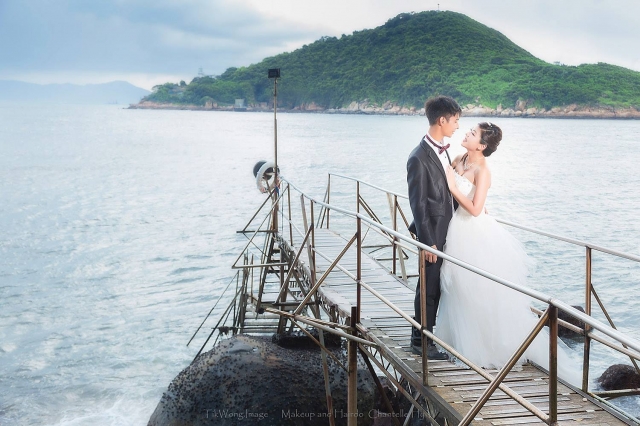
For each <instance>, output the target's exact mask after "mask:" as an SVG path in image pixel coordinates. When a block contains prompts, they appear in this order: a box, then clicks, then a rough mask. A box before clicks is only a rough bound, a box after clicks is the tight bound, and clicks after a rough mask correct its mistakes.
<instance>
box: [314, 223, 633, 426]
mask: <svg viewBox="0 0 640 426" xmlns="http://www.w3.org/2000/svg"><path fill="white" fill-rule="evenodd" d="M346 244H347V240H346V239H345V238H343V237H342V236H340V235H338V234H336V233H334V232H332V231H330V230H327V229H316V230H315V247H316V250H317V251H318V252H321V253H323V254H325V255H326V256H327V257H328V258H330V259H331V260H333V259H335V258H336V257H337V256H338V255H339V254H340V252H341V251H342V250H343V249H344V247H345V245H346ZM302 258H303V259H304V261H305V262H308V260H307V259H306V256H302ZM316 263H317V265H316V268H317V278H318V279H319V278H320V277H321V276H322V274H323V273H324V272H325V271H326V270H327V268H328V267H329V266H330V263H331V262H330V261H329V260H326V259H323V258H322V257H321V256H318V255H316ZM307 264H308V263H307ZM340 265H341V266H343V267H345V268H346V269H347V270H349V271H350V272H351V273H352V274H353V275H355V274H356V265H357V263H356V248H355V247H354V246H352V247H351V248H350V249H349V250H348V251H347V253H346V254H345V255H344V257H343V258H342V260H341V261H340ZM362 277H363V281H364V282H366V283H367V284H368V285H370V286H371V287H372V288H374V289H375V290H376V291H378V292H379V293H380V294H382V295H384V296H385V297H387V298H389V299H390V300H391V301H392V302H393V303H394V304H395V305H396V306H398V307H399V308H401V309H402V310H404V311H406V312H408V313H409V314H412V313H413V300H414V295H415V291H414V290H413V289H411V288H409V287H408V286H407V285H405V284H404V283H403V282H402V281H401V280H400V279H398V278H397V277H395V276H393V275H392V274H390V273H389V272H388V271H387V270H386V269H385V268H384V267H383V266H382V265H380V264H379V263H378V262H376V261H375V260H374V259H372V258H370V257H369V256H366V255H363V256H362ZM319 296H320V297H321V298H322V300H323V302H324V303H326V304H327V305H330V306H333V307H335V308H336V309H337V311H338V312H339V313H340V315H342V316H345V317H346V316H349V315H350V312H351V306H355V305H356V283H355V282H354V281H353V280H352V279H351V278H349V277H348V276H347V275H346V274H345V273H344V272H342V271H340V270H338V269H334V270H333V271H332V272H331V273H330V274H329V276H328V277H327V279H326V281H325V282H324V284H323V285H322V286H321V287H320V289H319ZM361 322H362V324H363V326H364V327H366V333H365V337H366V338H368V339H369V340H373V341H376V342H378V343H380V344H381V345H382V346H383V347H384V348H383V349H384V352H385V353H386V354H387V356H389V357H392V358H393V359H394V360H395V362H396V364H395V365H396V370H398V369H399V370H401V373H402V374H403V375H405V376H412V378H413V379H414V380H416V381H420V380H421V377H422V359H421V357H420V356H418V355H415V354H413V353H412V352H411V348H410V338H409V336H410V334H411V326H410V325H409V324H408V323H407V322H406V321H405V320H404V319H402V318H401V317H399V316H398V314H397V313H396V312H394V311H393V310H392V309H391V308H389V307H388V306H387V305H386V304H385V303H383V302H382V301H380V300H379V299H378V298H377V297H375V296H373V295H372V294H371V293H369V292H368V291H367V290H366V289H364V288H363V289H362V308H361ZM489 372H490V373H494V374H495V373H496V371H489ZM548 380H549V378H548V375H547V374H546V372H545V371H543V370H542V369H539V368H538V367H536V366H533V365H530V364H527V365H524V366H520V367H516V368H515V369H514V371H512V372H510V373H509V375H508V376H507V378H506V383H507V385H508V386H509V387H511V388H512V389H513V390H515V391H516V392H517V393H518V394H520V395H521V396H523V397H524V398H525V399H527V400H528V401H529V402H531V403H533V404H534V405H536V406H537V407H538V408H540V409H541V410H543V411H545V412H548V410H549V407H548V391H549V385H548ZM428 382H429V386H430V387H431V389H433V390H434V391H435V392H436V393H437V395H439V397H440V398H441V399H442V400H444V401H445V402H446V404H448V405H449V407H450V408H451V409H453V410H455V411H456V412H457V413H459V415H460V416H464V415H465V414H466V413H467V412H468V411H469V410H470V409H471V407H472V405H473V403H474V401H475V400H477V399H478V397H480V395H481V394H482V392H483V391H484V390H485V389H486V387H487V384H488V382H487V380H486V379H484V378H483V377H481V376H480V375H478V374H477V373H476V372H475V371H473V370H471V369H469V368H468V367H466V366H463V365H460V364H456V363H454V362H453V361H429V375H428ZM558 420H559V422H558V424H559V425H585V426H586V425H599V426H606V425H610V426H614V425H624V424H635V423H625V422H623V421H621V420H620V419H619V418H617V417H616V416H614V415H613V414H612V413H610V412H608V411H606V410H604V409H603V407H602V406H601V404H599V403H596V402H595V401H594V400H592V399H591V398H590V397H587V396H585V395H581V394H580V393H578V392H577V391H576V390H573V389H571V388H569V387H567V386H565V385H563V384H561V383H559V384H558ZM473 424H475V425H483V426H484V425H494V426H498V425H529V424H543V422H542V421H540V420H539V419H538V418H537V417H535V416H533V415H532V414H531V413H529V412H528V411H527V410H526V409H525V408H523V407H522V406H521V405H520V404H518V403H517V402H516V401H514V400H513V399H511V398H510V397H509V396H507V395H506V394H504V393H503V392H502V391H500V390H497V391H496V392H495V393H494V394H493V396H492V397H491V399H490V400H489V402H488V403H487V404H486V405H485V407H484V408H483V409H482V410H481V411H480V413H479V415H478V416H477V417H476V419H475V420H474V422H473Z"/></svg>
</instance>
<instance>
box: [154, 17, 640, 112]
mask: <svg viewBox="0 0 640 426" xmlns="http://www.w3.org/2000/svg"><path fill="white" fill-rule="evenodd" d="M268 68H281V70H282V78H281V79H280V80H279V84H278V89H279V91H278V104H279V106H282V107H284V108H293V107H295V106H298V105H300V104H303V103H304V104H308V103H311V102H315V103H316V104H318V105H319V106H322V107H325V108H339V107H343V106H346V105H348V104H349V103H351V102H352V101H363V100H365V99H368V100H369V101H370V102H373V103H377V104H382V103H384V102H386V101H392V102H395V103H398V104H399V105H403V106H409V107H410V106H415V107H418V108H419V107H421V106H422V105H423V104H424V100H425V99H426V98H428V97H429V96H432V95H435V94H444V95H450V96H453V97H454V98H456V99H457V100H458V101H459V102H460V103H461V104H467V103H473V104H478V103H481V104H483V105H485V106H489V107H492V108H495V107H496V106H497V105H498V104H502V105H504V106H505V107H506V106H510V107H513V105H514V104H515V103H516V102H517V101H518V100H526V101H527V104H528V105H531V106H537V107H542V108H547V109H548V108H551V107H554V106H562V105H569V104H574V103H575V104H579V105H591V106H614V107H630V106H633V107H636V108H638V107H640V73H639V72H635V71H631V70H629V69H625V68H622V67H617V66H613V65H608V64H604V63H598V64H595V65H580V66H565V65H553V64H549V63H547V62H544V61H542V60H540V59H538V58H536V57H534V56H533V55H531V54H530V53H529V52H527V51H525V50H524V49H522V48H520V47H518V46H517V45H515V44H514V43H512V42H511V41H510V40H509V39H508V38H507V37H505V36H504V35H502V34H501V33H499V32H498V31H496V30H493V29H491V28H489V27H487V26H485V25H482V24H481V23H479V22H476V21H474V20H473V19H471V18H469V17H467V16H465V15H462V14H459V13H454V12H436V11H430V12H421V13H414V14H409V13H404V14H401V15H398V16H396V17H395V18H393V19H390V20H389V21H387V23H385V24H384V25H382V26H380V27H377V28H375V29H371V30H363V31H355V32H354V33H353V34H352V35H349V36H346V35H343V36H342V37H340V38H336V37H322V38H321V39H319V40H317V41H316V42H314V43H312V44H310V45H305V46H303V47H302V48H300V49H297V50H295V51H293V52H290V53H282V54H280V55H277V56H274V57H270V58H266V59H264V60H263V61H262V62H260V63H258V64H253V65H250V66H247V67H241V68H229V69H228V70H226V71H225V72H224V73H223V74H222V75H220V76H217V77H199V78H194V79H193V81H191V83H189V84H188V85H187V84H184V83H182V85H177V84H172V83H166V84H164V85H161V86H156V87H155V88H154V93H152V94H150V95H149V96H147V97H145V98H144V99H143V100H148V101H153V102H160V103H178V104H193V105H204V104H205V103H206V102H215V103H219V104H223V105H224V104H233V102H234V99H236V98H244V99H246V101H247V102H248V103H249V104H253V103H259V102H269V101H270V100H271V99H272V82H271V81H270V80H268V79H267V69H268Z"/></svg>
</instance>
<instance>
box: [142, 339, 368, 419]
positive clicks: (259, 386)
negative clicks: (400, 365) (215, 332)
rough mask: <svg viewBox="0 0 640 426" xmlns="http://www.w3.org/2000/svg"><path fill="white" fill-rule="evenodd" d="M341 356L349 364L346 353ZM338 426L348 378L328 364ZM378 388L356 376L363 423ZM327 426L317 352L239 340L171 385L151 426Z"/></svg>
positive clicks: (199, 362) (196, 362)
mask: <svg viewBox="0 0 640 426" xmlns="http://www.w3.org/2000/svg"><path fill="white" fill-rule="evenodd" d="M335 354H336V356H337V357H338V358H339V359H341V362H342V363H343V365H345V366H346V365H347V360H346V355H345V351H344V350H343V349H340V348H339V349H337V350H336V351H335ZM328 363H329V377H330V383H331V391H332V396H333V406H334V412H335V413H336V424H338V425H346V423H347V403H346V401H347V375H346V372H345V371H344V370H343V369H342V368H341V367H340V366H338V365H337V363H336V362H335V361H333V360H332V359H331V358H329V362H328ZM375 389H376V386H375V383H374V381H373V379H372V378H371V376H370V374H369V372H368V370H367V369H366V368H363V367H362V366H359V370H358V411H359V416H360V417H359V419H358V424H359V425H360V424H362V425H368V424H370V423H371V420H372V419H371V415H370V414H369V413H371V412H372V410H373V408H374V403H375ZM254 423H257V424H260V425H282V424H288V425H323V426H324V425H327V424H328V423H329V422H328V418H327V404H326V397H325V386H324V376H323V373H322V362H321V356H320V351H319V350H318V348H317V347H316V348H313V349H299V348H297V349H289V348H283V347H280V346H278V345H276V344H274V343H272V342H271V341H270V340H268V339H264V338H257V337H250V336H246V335H240V336H236V337H232V338H230V339H228V340H224V341H222V342H221V343H220V344H219V345H218V346H216V347H215V348H214V349H212V350H211V351H209V352H206V353H204V354H202V355H200V356H199V357H198V358H196V359H195V360H194V362H193V363H192V364H191V365H190V366H189V367H187V368H185V369H184V370H183V371H182V372H180V374H178V376H177V377H176V378H175V379H174V380H173V381H172V382H171V384H170V385H169V388H168V389H167V391H166V392H165V393H164V394H163V395H162V398H161V400H160V403H159V404H158V406H157V407H156V409H155V411H154V412H153V415H152V416H151V418H150V419H149V423H148V424H149V426H196V425H197V426H199V425H213V424H215V425H237V424H254Z"/></svg>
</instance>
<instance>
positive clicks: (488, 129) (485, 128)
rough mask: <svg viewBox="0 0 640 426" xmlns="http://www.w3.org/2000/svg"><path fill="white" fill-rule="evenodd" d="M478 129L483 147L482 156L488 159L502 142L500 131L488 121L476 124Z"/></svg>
mask: <svg viewBox="0 0 640 426" xmlns="http://www.w3.org/2000/svg"><path fill="white" fill-rule="evenodd" d="M478 127H479V128H480V143H481V144H482V145H485V148H484V149H483V150H482V154H483V155H484V156H485V157H488V156H490V155H491V154H493V153H494V152H495V150H496V149H498V145H500V141H501V140H502V130H501V129H500V127H498V126H496V125H495V124H493V123H490V122H488V121H486V122H484V123H480V124H478Z"/></svg>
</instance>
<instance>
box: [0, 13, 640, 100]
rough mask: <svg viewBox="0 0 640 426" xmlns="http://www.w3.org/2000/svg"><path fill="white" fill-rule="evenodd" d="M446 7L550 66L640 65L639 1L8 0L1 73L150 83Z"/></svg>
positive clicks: (43, 79) (0, 38)
mask: <svg viewBox="0 0 640 426" xmlns="http://www.w3.org/2000/svg"><path fill="white" fill-rule="evenodd" d="M438 5H439V7H440V9H441V10H452V11H456V12H461V13H464V14H466V15H468V16H470V17H471V18H473V19H475V20H477V21H479V22H481V23H483V24H485V25H488V26H490V27H492V28H495V29H496V30H498V31H500V32H502V33H503V34H505V35H506V36H507V37H509V38H510V39H511V40H512V41H514V42H515V43H516V44H518V45H520V46H521V47H523V48H525V49H526V50H528V51H530V52H531V53H532V54H534V55H535V56H537V57H539V58H541V59H544V60H546V61H548V62H555V61H559V62H562V63H565V64H568V65H578V64H581V63H595V62H608V63H611V64H615V65H620V66H623V67H626V68H631V69H634V70H637V71H640V53H638V52H640V46H639V44H640V25H638V22H637V21H638V19H637V17H638V16H640V1H638V0H615V1H611V0H608V1H605V0H526V1H525V0H440V1H436V0H433V1H432V0H368V1H367V0H322V1H318V0H313V1H311V0H55V1H54V0H0V79H13V80H22V81H28V82H34V83H66V82H68V83H78V84H85V83H102V82H107V81H113V80H126V81H129V82H131V83H133V84H136V85H138V86H140V87H144V88H146V89H150V88H151V87H152V86H153V85H155V84H160V83H164V82H166V81H173V82H178V81H179V80H181V79H182V80H186V81H187V82H188V81H190V80H191V78H193V77H194V76H196V75H197V73H198V69H199V68H200V67H202V69H203V71H204V73H205V74H214V75H217V74H220V73H222V72H223V71H224V70H225V69H227V68H228V67H231V66H244V65H250V64H252V63H256V62H259V61H260V60H262V59H263V58H265V57H267V56H272V55H275V54H278V53H281V52H284V51H292V50H295V49H296V48H299V47H301V46H303V45H304V44H307V43H310V42H313V41H314V40H317V39H318V38H320V37H321V36H325V35H326V36H338V37H339V36H340V35H342V34H351V33H352V32H353V31H354V30H362V29H365V28H374V27H376V26H379V25H382V24H384V23H385V22H386V21H387V20H388V19H390V18H392V17H394V16H396V15H397V14H399V13H402V12H412V11H414V12H419V11H423V10H432V9H437V8H438Z"/></svg>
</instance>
